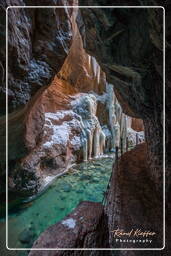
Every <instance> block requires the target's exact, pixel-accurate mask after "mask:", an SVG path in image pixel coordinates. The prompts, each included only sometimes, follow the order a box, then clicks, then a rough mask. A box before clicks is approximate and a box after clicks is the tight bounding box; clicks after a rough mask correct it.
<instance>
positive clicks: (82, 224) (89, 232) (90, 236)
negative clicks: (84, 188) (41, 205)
mask: <svg viewBox="0 0 171 256" xmlns="http://www.w3.org/2000/svg"><path fill="white" fill-rule="evenodd" d="M106 221H107V220H106V217H105V215H104V209H103V206H102V205H101V204H100V203H93V202H88V201H84V202H81V203H80V204H79V205H78V206H77V208H76V209H75V210H74V211H73V212H72V213H71V214H69V215H68V216H67V217H66V218H65V219H63V220H62V221H61V222H59V223H57V224H55V225H53V226H51V227H49V228H48V229H47V230H46V231H45V232H43V233H42V234H41V235H40V237H39V238H38V240H37V241H35V243H34V245H33V248H105V247H106V246H108V244H107V236H108V232H107V230H106V229H105V228H106V227H105V226H106ZM103 227H105V228H104V229H103ZM41 253H42V255H46V256H47V255H51V256H52V255H87V252H86V251H82V252H79V251H78V254H75V253H76V252H75V253H74V252H69V251H68V252H65V251H44V252H43V251H42V252H41ZM73 253H74V254H73ZM34 255H39V252H38V251H32V252H30V254H29V256H34ZM90 255H99V254H90Z"/></svg>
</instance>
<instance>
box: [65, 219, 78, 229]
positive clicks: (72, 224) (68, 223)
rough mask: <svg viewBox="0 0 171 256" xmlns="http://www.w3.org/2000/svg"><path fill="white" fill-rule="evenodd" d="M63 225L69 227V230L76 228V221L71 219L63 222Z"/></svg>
mask: <svg viewBox="0 0 171 256" xmlns="http://www.w3.org/2000/svg"><path fill="white" fill-rule="evenodd" d="M62 224H63V225H64V226H67V227H68V228H75V225H76V220H74V219H73V218H69V219H66V220H63V221H62Z"/></svg>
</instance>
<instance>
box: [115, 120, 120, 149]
mask: <svg viewBox="0 0 171 256" xmlns="http://www.w3.org/2000/svg"><path fill="white" fill-rule="evenodd" d="M114 129H115V147H118V148H119V146H120V125H119V123H118V122H117V123H116V124H115V126H114Z"/></svg>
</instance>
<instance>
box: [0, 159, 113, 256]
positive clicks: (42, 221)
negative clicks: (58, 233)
mask: <svg viewBox="0 0 171 256" xmlns="http://www.w3.org/2000/svg"><path fill="white" fill-rule="evenodd" d="M112 164H113V159H112V158H111V157H110V158H102V159H97V160H92V161H90V162H87V163H81V164H79V165H76V166H74V167H73V168H72V169H71V171H70V172H69V173H68V174H65V175H64V176H62V177H60V178H57V179H56V180H55V181H54V182H53V184H51V185H50V187H49V188H48V189H47V190H46V192H45V193H43V194H42V195H41V196H39V197H38V198H37V199H36V200H34V201H32V202H29V203H27V204H23V205H22V207H20V209H18V211H17V212H15V213H13V214H12V215H10V216H9V242H8V246H9V247H10V248H29V247H31V246H32V243H33V241H34V240H35V239H36V238H37V237H38V236H39V235H40V233H41V232H42V231H44V230H45V229H46V228H47V227H49V226H50V225H52V224H54V223H56V222H58V221H60V220H61V219H63V218H64V217H65V216H66V215H67V214H68V213H70V212H71V211H72V210H73V209H74V208H75V207H76V206H77V205H78V203H79V202H81V201H83V200H89V201H93V202H101V201H102V199H103V195H104V192H105V190H106V187H107V184H108V181H109V177H110V174H111V170H112ZM4 237H5V222H4V221H3V220H2V221H1V222H0V240H1V241H2V240H4ZM7 253H8V254H6V253H5V251H4V254H3V255H27V252H26V251H25V252H24V251H20V252H9V251H8V252H7Z"/></svg>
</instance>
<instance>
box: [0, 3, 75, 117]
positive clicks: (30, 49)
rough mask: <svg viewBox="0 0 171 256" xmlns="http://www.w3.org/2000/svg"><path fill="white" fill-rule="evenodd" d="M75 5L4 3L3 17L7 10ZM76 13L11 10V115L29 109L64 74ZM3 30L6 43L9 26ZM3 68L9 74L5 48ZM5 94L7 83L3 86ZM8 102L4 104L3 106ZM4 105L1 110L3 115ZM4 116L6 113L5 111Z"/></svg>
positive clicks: (3, 83) (9, 41)
mask: <svg viewBox="0 0 171 256" xmlns="http://www.w3.org/2000/svg"><path fill="white" fill-rule="evenodd" d="M64 4H71V5H72V4H73V1H68V2H67V1H56V0H53V1H48V0H47V1H39V3H35V1H23V0H16V1H10V0H9V1H3V3H2V5H1V8H3V9H1V14H2V15H3V16H4V8H6V7H7V6H11V5H13V6H17V5H20V6H26V5H54V6H55V5H64ZM71 14H72V9H64V8H61V9H59V8H56V9H47V8H44V9H40V8H39V9H36V8H31V9H24V8H15V9H14V8H12V9H11V8H10V9H9V10H8V56H9V61H8V88H9V89H8V99H9V105H8V107H9V112H12V111H13V110H15V109H16V108H18V107H21V106H23V105H25V104H26V103H27V102H28V101H29V100H30V98H31V97H32V96H33V95H34V94H35V92H36V91H38V90H39V89H40V88H41V87H42V86H44V85H47V84H48V83H49V82H50V81H51V80H52V78H53V76H54V75H55V74H56V73H57V72H58V71H59V70H60V68H61V66H62V64H63V62H64V60H65V58H66V56H67V54H68V51H69V48H70V46H71V40H72V36H73V31H72V24H71ZM3 25H4V26H3V27H2V32H1V33H2V35H3V40H4V41H5V24H3ZM4 47H5V46H4ZM1 50H2V51H1V63H2V65H1V68H2V67H3V69H4V70H5V50H4V48H1ZM1 86H2V87H1V93H2V94H1V98H3V93H5V79H3V82H2V85H1ZM2 103H4V101H1V104H2ZM2 110H4V105H3V106H1V113H2ZM3 113H4V111H3Z"/></svg>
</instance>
